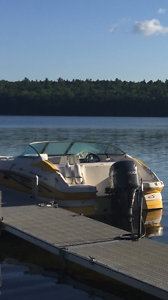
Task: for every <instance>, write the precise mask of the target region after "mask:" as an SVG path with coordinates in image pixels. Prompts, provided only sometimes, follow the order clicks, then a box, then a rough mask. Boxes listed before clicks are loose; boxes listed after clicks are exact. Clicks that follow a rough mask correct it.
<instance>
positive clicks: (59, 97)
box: [0, 78, 168, 117]
mask: <svg viewBox="0 0 168 300" xmlns="http://www.w3.org/2000/svg"><path fill="white" fill-rule="evenodd" d="M0 104H1V109H0V115H25V116H26V115H37V116H40V115H41V116H134V117H136V116H137V117H167V116H168V80H166V81H165V82H162V81H161V80H157V81H155V82H153V81H152V80H151V81H149V82H146V81H145V80H144V81H141V82H132V81H129V82H127V81H121V80H119V79H117V78H116V80H114V81H112V80H96V81H92V80H91V79H86V80H78V79H75V80H72V81H69V80H64V79H62V78H58V80H57V81H51V80H48V79H47V78H46V79H45V80H44V81H37V80H36V81H30V80H29V79H28V78H24V80H22V81H15V82H10V81H6V80H1V81H0Z"/></svg>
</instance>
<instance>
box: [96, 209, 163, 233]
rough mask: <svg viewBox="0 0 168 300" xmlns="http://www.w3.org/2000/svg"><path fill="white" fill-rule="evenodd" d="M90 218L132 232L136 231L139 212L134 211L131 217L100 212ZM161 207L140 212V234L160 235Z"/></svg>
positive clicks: (161, 229) (161, 231) (161, 228)
mask: <svg viewBox="0 0 168 300" xmlns="http://www.w3.org/2000/svg"><path fill="white" fill-rule="evenodd" d="M92 219H95V220H97V221H100V222H103V223H106V224H108V225H111V226H114V227H117V228H120V229H123V230H126V231H128V232H130V233H132V234H137V233H138V228H139V212H138V211H134V213H133V217H127V216H124V215H121V214H117V213H113V214H102V215H95V216H92ZM161 219H162V209H158V210H153V211H143V214H142V234H143V235H145V237H146V238H153V237H154V236H161V235H162V234H163V227H162V226H161Z"/></svg>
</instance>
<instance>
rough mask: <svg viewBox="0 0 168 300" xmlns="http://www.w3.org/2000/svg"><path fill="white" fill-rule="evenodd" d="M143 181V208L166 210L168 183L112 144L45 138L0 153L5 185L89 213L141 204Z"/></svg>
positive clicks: (0, 176)
mask: <svg viewBox="0 0 168 300" xmlns="http://www.w3.org/2000/svg"><path fill="white" fill-rule="evenodd" d="M140 182H141V183H140ZM142 185H143V192H142V195H143V204H142V205H143V209H144V210H153V209H161V208H162V207H163V203H162V196H161V191H162V188H163V186H164V184H163V182H162V181H160V179H159V178H158V177H157V175H156V174H155V173H154V172H153V171H151V170H150V169H149V168H148V167H147V166H146V165H145V164H143V163H142V162H141V161H140V160H138V159H136V158H133V157H131V156H130V155H128V154H126V153H125V152H124V151H122V150H121V149H119V148H118V147H116V146H114V145H111V144H109V143H96V142H90V141H89V142H80V141H72V142H71V141H40V142H33V143H30V144H29V145H28V147H27V148H26V150H25V151H24V152H23V153H22V154H21V155H19V156H16V157H13V156H1V157H0V186H2V187H6V188H9V189H14V190H17V191H19V192H24V193H28V194H30V195H31V197H36V198H38V199H39V200H42V201H43V200H46V201H49V202H50V203H51V202H52V203H56V204H57V205H58V206H59V207H62V208H65V209H68V210H71V211H73V212H75V213H81V214H83V215H88V216H89V215H94V214H99V213H100V214H101V213H102V212H104V213H110V212H111V211H113V210H114V209H115V208H116V207H117V208H118V209H121V210H122V208H123V207H124V209H123V211H126V210H127V212H128V211H129V210H130V209H131V210H132V209H133V210H134V209H137V207H138V203H139V202H138V201H139V200H138V199H139V193H138V192H137V191H139V189H140V186H141V187H142ZM128 198H129V199H128ZM125 203H126V204H125Z"/></svg>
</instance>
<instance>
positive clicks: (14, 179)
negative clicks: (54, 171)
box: [0, 171, 96, 200]
mask: <svg viewBox="0 0 168 300" xmlns="http://www.w3.org/2000/svg"><path fill="white" fill-rule="evenodd" d="M0 185H2V186H4V187H7V188H11V189H14V190H17V191H20V192H24V193H29V194H31V193H32V178H31V177H28V176H26V175H21V174H19V173H14V172H13V173H12V172H10V173H8V172H6V171H4V172H0ZM38 196H40V197H44V198H49V199H60V200H85V199H93V198H95V196H96V193H92V192H91V193H88V192H86V193H84V192H82V193H79V192H78V193H69V192H66V193H65V192H61V191H58V190H56V189H54V188H52V187H50V186H48V185H47V184H45V183H43V182H41V181H39V185H38Z"/></svg>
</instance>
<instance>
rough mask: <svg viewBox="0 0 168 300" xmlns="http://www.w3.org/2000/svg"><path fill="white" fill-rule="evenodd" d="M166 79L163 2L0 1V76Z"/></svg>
mask: <svg viewBox="0 0 168 300" xmlns="http://www.w3.org/2000/svg"><path fill="white" fill-rule="evenodd" d="M25 77H27V78H29V79H30V80H36V79H37V80H45V78H48V79H49V80H57V79H58V78H59V77H62V78H63V79H65V80H66V79H67V80H70V81H71V80H73V79H81V80H85V79H92V80H97V79H99V80H115V79H116V78H118V79H121V80H123V81H124V80H126V81H135V82H138V81H142V80H146V82H148V81H149V80H153V81H156V80H158V79H159V80H162V81H165V80H166V79H168V0H141V1H135V0H127V1H126V0H27V1H26V0H0V80H2V79H5V80H9V81H17V80H23V79H24V78H25Z"/></svg>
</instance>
